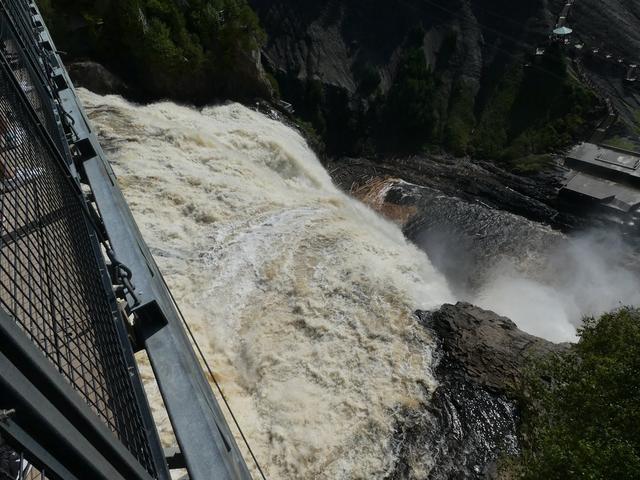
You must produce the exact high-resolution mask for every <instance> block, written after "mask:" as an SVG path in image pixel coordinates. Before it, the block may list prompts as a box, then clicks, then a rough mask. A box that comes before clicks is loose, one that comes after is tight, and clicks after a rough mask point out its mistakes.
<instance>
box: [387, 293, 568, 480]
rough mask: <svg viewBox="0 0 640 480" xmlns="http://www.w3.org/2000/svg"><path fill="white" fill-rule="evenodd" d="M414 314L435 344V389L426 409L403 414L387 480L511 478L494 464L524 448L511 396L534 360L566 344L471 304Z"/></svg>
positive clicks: (484, 479) (563, 347)
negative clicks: (533, 334)
mask: <svg viewBox="0 0 640 480" xmlns="http://www.w3.org/2000/svg"><path fill="white" fill-rule="evenodd" d="M416 316H417V318H418V319H419V321H420V322H421V323H422V324H423V325H424V326H425V327H426V328H428V329H430V330H431V331H433V333H434V335H435V337H436V339H437V345H438V347H437V349H436V352H435V357H436V367H435V372H434V373H435V376H436V379H437V380H438V387H437V388H436V390H435V392H434V393H433V397H432V399H431V401H430V402H429V403H428V404H426V405H424V407H423V408H424V409H423V410H421V411H415V412H404V413H405V414H404V415H400V418H402V420H401V421H399V423H398V426H397V428H396V435H395V441H396V444H397V445H398V447H397V462H396V465H395V468H394V469H393V471H392V472H390V473H389V475H388V476H387V478H389V479H398V480H399V479H405V478H429V479H431V480H447V479H452V478H455V479H469V480H481V479H482V480H487V479H506V478H507V477H506V476H505V475H506V474H505V473H504V472H500V473H498V471H499V469H498V468H497V463H498V461H499V460H500V458H501V457H503V456H509V455H517V454H518V452H519V448H520V446H519V440H518V431H517V429H518V422H519V419H518V405H517V404H516V402H515V401H514V399H513V396H512V393H513V391H514V389H515V388H516V387H517V384H518V382H519V380H520V378H521V376H522V374H523V372H524V371H525V368H526V366H527V363H528V362H529V361H530V360H532V359H536V358H540V357H541V356H544V355H548V354H552V353H555V352H560V351H562V350H564V349H565V348H567V345H555V344H553V343H551V342H548V341H546V340H543V339H541V338H537V337H534V336H532V335H529V334H527V333H524V332H522V331H520V330H519V329H518V328H517V327H516V325H515V324H514V323H513V322H512V321H511V320H509V319H507V318H504V317H500V316H499V315H496V314H495V313H493V312H489V311H486V310H482V309H480V308H478V307H475V306H473V305H470V304H467V303H458V304H457V305H444V306H442V308H441V309H440V310H438V311H435V312H421V311H419V312H416ZM427 472H428V473H427Z"/></svg>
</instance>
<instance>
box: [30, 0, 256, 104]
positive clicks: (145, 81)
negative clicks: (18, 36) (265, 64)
mask: <svg viewBox="0 0 640 480" xmlns="http://www.w3.org/2000/svg"><path fill="white" fill-rule="evenodd" d="M40 7H41V9H42V11H43V14H44V15H45V17H46V19H47V23H48V24H49V26H50V27H51V28H52V30H53V34H54V37H55V39H56V42H57V44H58V46H59V47H60V48H61V49H62V50H65V51H67V52H68V53H69V55H70V56H71V57H90V58H92V59H96V60H98V61H100V62H103V63H105V64H106V65H107V66H108V67H109V68H111V69H113V70H115V71H117V72H118V73H119V74H120V75H121V76H122V77H123V78H124V79H125V81H127V82H128V83H130V84H131V85H132V86H133V87H134V88H136V87H137V90H138V91H139V93H140V94H142V95H145V96H149V97H161V96H168V97H170V98H176V99H179V100H193V101H197V102H198V101H207V100H210V99H213V98H216V97H223V96H230V97H237V96H239V95H242V94H243V93H244V92H245V91H250V90H251V88H250V87H251V83H252V82H253V83H256V79H255V78H249V77H251V74H252V72H251V71H249V67H248V65H249V64H250V63H251V61H252V59H251V52H252V51H255V50H257V49H259V48H260V46H261V45H262V44H263V42H264V41H265V34H264V31H263V30H262V29H261V27H260V25H259V22H258V18H257V16H256V15H255V13H254V12H253V10H251V8H250V7H249V6H248V4H247V3H246V0H190V1H188V2H186V1H174V0H101V1H97V2H89V1H86V0H81V1H79V2H78V1H71V0H43V1H41V2H40ZM250 93H253V92H250Z"/></svg>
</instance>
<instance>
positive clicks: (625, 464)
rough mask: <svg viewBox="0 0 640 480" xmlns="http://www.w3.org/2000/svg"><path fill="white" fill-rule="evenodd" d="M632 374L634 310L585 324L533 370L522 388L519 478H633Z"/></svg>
mask: <svg viewBox="0 0 640 480" xmlns="http://www.w3.org/2000/svg"><path fill="white" fill-rule="evenodd" d="M639 372H640V311H639V310H637V309H631V308H623V309H620V310H618V311H616V312H613V313H609V314H606V315H603V316H602V317H600V318H598V319H595V318H589V319H587V320H586V321H585V323H584V326H583V327H582V329H581V330H580V340H579V342H578V343H577V344H576V345H575V346H574V347H573V348H572V349H570V350H569V351H568V352H567V353H565V354H563V355H561V356H558V357H554V358H551V359H548V360H546V361H545V362H544V363H542V364H540V365H537V366H536V368H535V369H533V371H532V372H531V375H530V376H529V378H528V381H527V382H526V385H525V388H524V390H523V395H522V404H523V406H524V412H523V425H522V432H523V438H524V450H523V453H522V456H521V459H520V464H519V466H518V467H517V470H518V473H519V477H520V478H523V479H525V480H539V479H541V478H544V479H547V480H556V479H557V480H571V479H589V480H591V479H593V480H596V479H598V480H600V479H602V480H607V479H611V480H627V479H628V480H631V479H637V478H638V472H640V375H639V374H638V373H639Z"/></svg>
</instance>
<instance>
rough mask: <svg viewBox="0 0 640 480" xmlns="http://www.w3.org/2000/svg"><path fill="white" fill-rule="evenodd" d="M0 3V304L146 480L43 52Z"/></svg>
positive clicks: (24, 22)
mask: <svg viewBox="0 0 640 480" xmlns="http://www.w3.org/2000/svg"><path fill="white" fill-rule="evenodd" d="M1 5H2V6H1V8H0V63H1V65H0V180H1V182H0V305H1V306H2V308H4V309H5V310H6V312H7V313H9V314H10V315H11V316H12V317H13V318H14V319H15V321H16V323H17V324H18V325H19V326H20V327H21V328H22V330H23V331H24V332H25V334H26V335H27V336H28V337H29V339H30V340H31V341H32V342H33V343H34V344H35V345H36V346H37V347H38V348H39V349H40V350H41V351H42V352H43V353H44V355H45V356H46V357H47V358H48V359H49V361H51V362H52V363H53V365H54V366H55V368H56V369H57V371H58V372H59V373H60V374H61V375H62V376H63V377H64V378H65V379H66V380H67V381H68V382H69V383H70V384H71V385H72V386H73V387H74V389H75V390H76V391H77V392H78V394H79V395H80V396H81V397H82V398H83V399H84V400H85V401H86V403H87V404H89V405H90V406H91V408H92V409H93V411H94V412H95V413H96V414H97V415H98V416H99V417H100V418H101V419H102V420H103V422H104V423H105V424H106V425H107V426H108V427H109V428H110V429H111V431H112V432H113V433H114V434H115V435H116V437H117V438H118V439H119V440H120V441H121V442H122V443H123V444H124V446H125V447H126V448H127V449H128V450H129V451H130V452H131V453H132V454H133V455H134V457H135V458H136V459H137V460H138V461H139V462H140V463H141V464H142V465H143V466H144V467H145V469H146V470H147V471H148V472H149V473H150V474H151V475H152V476H154V477H155V476H156V472H155V467H154V461H153V459H152V458H151V453H150V447H149V441H148V438H147V434H146V431H145V429H144V426H143V423H144V422H143V420H142V413H141V411H140V407H139V405H138V403H137V401H136V397H135V394H134V387H133V384H132V379H131V375H132V374H131V372H130V371H129V370H128V368H127V362H126V359H125V356H124V352H123V349H122V344H121V343H120V340H119V337H118V332H117V330H116V322H119V321H121V318H120V317H119V314H118V312H117V306H116V304H115V299H114V297H113V295H112V292H111V291H110V289H111V282H110V281H109V280H108V278H107V277H106V270H105V264H104V260H103V258H102V254H101V251H100V246H99V243H98V239H97V236H96V232H95V230H94V228H93V226H92V224H91V222H90V219H89V215H88V211H87V207H86V204H85V203H84V198H83V196H82V194H81V191H80V189H79V187H78V185H77V184H75V181H74V180H73V179H72V178H71V177H70V174H69V171H68V170H67V168H66V166H65V160H64V159H62V158H61V157H60V155H61V152H63V151H64V149H61V148H60V145H62V142H64V136H63V135H62V130H61V128H60V126H59V124H58V122H57V121H56V116H57V112H56V110H55V102H54V101H53V97H52V96H51V92H52V90H53V85H52V84H51V82H49V81H45V79H46V78H50V77H48V76H47V70H46V67H45V64H44V62H43V59H46V58H47V53H46V52H45V51H44V50H42V49H41V47H40V44H39V43H38V40H37V26H36V25H33V24H31V23H30V22H31V16H30V15H29V8H30V7H29V5H28V4H27V3H25V2H23V1H22V0H20V1H18V2H6V1H2V2H1ZM39 49H40V50H39ZM0 478H1V476H0ZM28 478H30V477H28ZM34 478H38V477H34Z"/></svg>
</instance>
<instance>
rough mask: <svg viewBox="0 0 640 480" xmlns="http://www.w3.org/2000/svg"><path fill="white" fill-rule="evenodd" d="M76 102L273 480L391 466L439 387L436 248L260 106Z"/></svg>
mask: <svg viewBox="0 0 640 480" xmlns="http://www.w3.org/2000/svg"><path fill="white" fill-rule="evenodd" d="M80 95H81V98H82V101H83V103H84V105H85V107H86V108H87V112H88V114H89V117H90V118H91V120H92V123H93V125H94V126H95V128H96V130H97V133H98V136H99V137H100V140H101V143H102V145H103V147H104V149H105V151H106V152H107V155H108V157H109V159H110V161H111V162H112V164H113V168H114V170H115V172H116V174H117V175H118V178H119V182H120V184H121V187H122V188H123V191H124V194H125V196H126V198H127V200H128V202H129V204H130V206H131V209H132V210H133V213H134V215H135V217H136V220H137V221H138V223H139V225H140V228H141V231H142V233H143V235H144V237H145V239H146V240H147V242H148V243H149V245H150V247H151V249H152V251H153V253H154V256H155V258H156V260H157V261H158V263H159V265H160V268H161V269H162V270H163V272H164V274H165V275H166V277H167V281H168V283H169V285H170V286H171V288H172V290H173V292H174V294H175V295H176V297H177V300H178V303H179V304H180V305H181V307H182V308H183V311H184V313H185V315H186V317H187V320H188V321H189V323H190V324H191V326H192V328H193V329H194V330H195V333H196V336H197V338H198V341H199V343H200V344H201V346H203V348H204V351H205V355H206V356H207V358H208V360H209V361H210V363H211V364H212V366H213V368H214V371H215V372H216V373H217V375H218V376H219V378H220V380H221V383H222V387H223V389H224V390H225V392H226V393H227V395H228V396H229V397H230V403H231V405H232V407H233V408H234V410H235V411H236V413H237V414H238V416H239V419H240V422H241V424H242V426H243V427H244V429H245V432H246V434H247V436H248V437H249V438H250V439H251V442H252V444H253V447H254V449H255V450H256V454H257V456H258V458H259V459H260V460H261V463H262V464H263V466H264V468H265V469H266V471H267V474H268V476H269V477H270V478H274V479H276V478H317V479H347V478H349V479H351V478H381V477H384V475H385V472H388V471H391V470H392V469H393V468H394V465H395V463H396V461H397V460H396V452H397V450H398V445H397V444H396V442H394V441H393V440H392V439H393V432H394V428H395V425H397V422H398V418H397V417H398V416H399V415H400V413H399V412H412V411H413V412H419V411H420V410H421V405H424V403H425V402H428V401H429V398H430V395H431V393H432V392H433V390H434V388H435V380H434V379H433V377H432V373H431V367H432V360H433V359H432V353H433V339H432V338H431V337H430V336H429V334H428V333H427V332H426V331H425V330H424V328H423V327H421V326H420V325H419V324H418V323H417V322H416V321H415V319H414V317H413V315H412V313H413V311H414V310H415V309H416V308H422V309H430V308H434V307H437V306H439V305H441V304H442V303H444V302H447V301H451V300H453V298H452V294H451V292H450V290H449V288H448V286H447V282H446V281H445V279H444V278H443V276H442V275H441V274H440V273H438V271H436V270H435V268H434V267H433V266H432V264H431V263H430V261H429V259H428V258H427V256H426V254H424V253H423V252H422V251H420V250H418V249H417V248H416V247H414V246H413V245H412V244H410V243H408V242H407V241H405V239H404V237H403V235H402V232H401V231H400V230H399V228H398V227H396V226H395V225H393V224H391V223H390V222H387V221H386V220H383V219H382V218H381V217H379V216H378V215H376V214H375V213H373V211H371V210H370V209H368V208H367V207H365V206H363V205H362V204H360V203H358V202H357V201H355V200H353V199H351V198H350V197H348V196H346V195H345V194H343V193H341V192H340V191H339V190H338V189H337V188H335V187H334V185H333V184H332V182H331V180H330V178H329V176H328V174H327V173H326V171H325V170H324V168H323V167H322V166H321V164H320V162H319V161H318V160H317V158H316V157H315V155H314V154H313V153H312V152H311V151H310V149H309V148H308V147H307V145H306V143H305V142H304V140H303V139H302V137H301V136H300V135H298V134H297V133H296V132H294V131H293V130H291V129H290V128H288V127H286V126H284V125H282V124H280V123H278V122H275V121H273V120H270V119H269V118H267V117H265V116H263V115H261V114H259V113H256V112H254V111H252V110H250V109H247V108H245V107H243V106H240V105H237V104H232V105H226V106H220V107H212V108H205V109H204V110H194V109H191V108H187V107H181V106H177V105H175V104H172V103H159V104H155V105H150V106H135V105H132V104H129V103H127V102H125V101H124V100H122V99H120V98H118V97H111V96H108V97H101V96H97V95H94V94H92V93H90V92H88V91H85V90H80ZM143 374H144V376H145V378H149V377H150V372H149V369H148V367H147V368H144V369H143ZM151 400H152V403H153V404H154V407H155V410H156V413H157V414H158V422H159V424H160V428H161V433H162V436H163V441H165V443H167V444H169V443H171V441H172V439H171V436H170V433H169V424H168V420H167V419H166V418H164V417H162V416H161V414H159V413H158V412H160V411H161V408H160V405H159V403H158V402H159V397H158V396H157V395H156V394H154V395H152V399H151ZM424 462H425V465H424V466H423V468H424V469H425V470H424V471H428V469H429V459H428V458H425V459H424Z"/></svg>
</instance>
